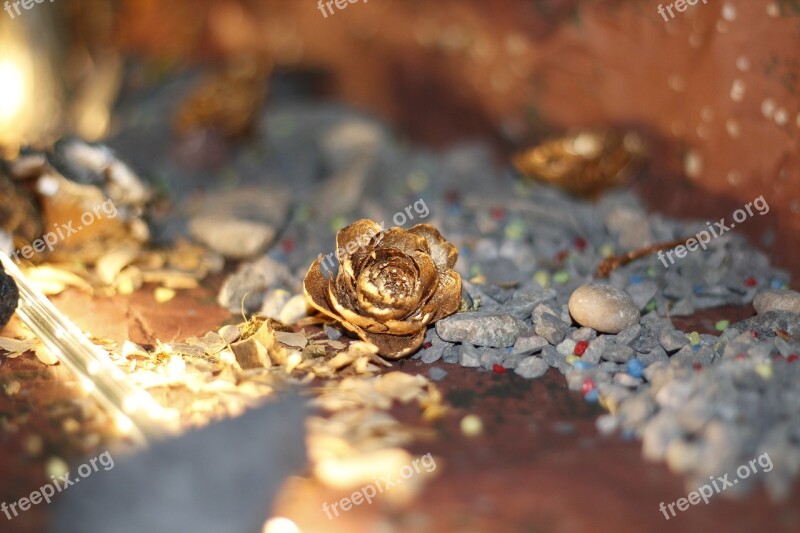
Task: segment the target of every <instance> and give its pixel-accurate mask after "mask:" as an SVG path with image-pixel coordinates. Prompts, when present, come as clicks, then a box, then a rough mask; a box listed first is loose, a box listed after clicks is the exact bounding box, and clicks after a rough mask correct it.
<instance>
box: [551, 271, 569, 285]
mask: <svg viewBox="0 0 800 533" xmlns="http://www.w3.org/2000/svg"><path fill="white" fill-rule="evenodd" d="M553 281H554V282H555V283H558V284H559V285H565V284H566V283H567V282H568V281H569V272H567V271H566V270H559V271H558V272H556V273H555V274H553Z"/></svg>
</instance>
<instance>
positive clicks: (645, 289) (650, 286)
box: [625, 281, 658, 309]
mask: <svg viewBox="0 0 800 533" xmlns="http://www.w3.org/2000/svg"><path fill="white" fill-rule="evenodd" d="M625 292H627V293H628V294H630V295H631V298H632V299H633V303H635V304H636V307H637V308H639V309H644V307H645V306H646V305H647V304H648V303H649V302H650V300H652V299H653V296H655V295H656V293H658V285H656V284H655V283H654V282H652V281H643V282H641V283H632V284H630V285H628V287H626V288H625Z"/></svg>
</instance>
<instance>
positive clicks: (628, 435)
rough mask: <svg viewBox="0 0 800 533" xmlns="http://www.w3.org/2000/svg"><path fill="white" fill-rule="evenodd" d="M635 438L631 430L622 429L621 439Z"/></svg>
mask: <svg viewBox="0 0 800 533" xmlns="http://www.w3.org/2000/svg"><path fill="white" fill-rule="evenodd" d="M635 437H636V433H635V432H634V431H633V430H632V429H623V430H622V438H623V439H625V440H633V439H634V438H635Z"/></svg>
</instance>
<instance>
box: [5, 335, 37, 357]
mask: <svg viewBox="0 0 800 533" xmlns="http://www.w3.org/2000/svg"><path fill="white" fill-rule="evenodd" d="M35 344H36V339H25V340H21V341H20V340H16V339H9V338H8V337H0V350H3V351H6V352H8V353H7V354H6V357H8V358H9V359H13V358H15V357H19V356H20V355H22V354H23V353H25V352H27V351H28V350H30V349H32V348H33V346H34V345H35Z"/></svg>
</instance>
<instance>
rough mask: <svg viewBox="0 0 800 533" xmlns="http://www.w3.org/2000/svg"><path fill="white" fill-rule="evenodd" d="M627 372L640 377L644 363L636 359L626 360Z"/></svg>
mask: <svg viewBox="0 0 800 533" xmlns="http://www.w3.org/2000/svg"><path fill="white" fill-rule="evenodd" d="M627 367H628V368H627V370H628V374H629V375H631V376H633V377H635V378H640V377H642V372H644V365H643V364H642V362H641V361H639V360H638V359H631V360H629V361H628V364H627Z"/></svg>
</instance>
